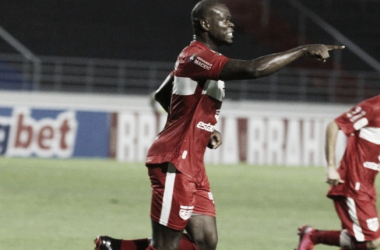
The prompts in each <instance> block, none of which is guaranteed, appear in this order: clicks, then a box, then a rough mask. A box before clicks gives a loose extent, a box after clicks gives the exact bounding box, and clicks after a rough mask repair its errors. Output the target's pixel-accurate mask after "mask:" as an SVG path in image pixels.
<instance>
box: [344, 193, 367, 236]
mask: <svg viewBox="0 0 380 250" xmlns="http://www.w3.org/2000/svg"><path fill="white" fill-rule="evenodd" d="M347 206H348V213H349V214H350V218H351V220H352V222H353V225H352V227H353V228H352V229H353V230H354V234H355V239H356V240H357V241H360V242H362V241H364V234H363V231H362V228H361V227H360V224H359V220H358V215H357V214H356V206H355V201H354V199H352V198H350V197H347Z"/></svg>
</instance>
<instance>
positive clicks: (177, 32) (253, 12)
mask: <svg viewBox="0 0 380 250" xmlns="http://www.w3.org/2000/svg"><path fill="white" fill-rule="evenodd" d="M196 2H197V1H194V0H186V1H185V0H182V1H181V0H165V1H157V0H150V1H149V0H127V1H121V0H120V1H117V0H65V1H54V0H2V1H0V26H1V27H3V28H4V29H5V30H7V31H8V32H9V33H10V34H12V36H14V37H15V38H16V39H17V40H18V41H20V42H21V43H22V44H23V45H24V46H26V47H27V48H28V49H29V50H31V51H32V52H33V53H35V54H37V55H55V56H70V57H94V58H110V59H116V58H117V59H129V60H148V61H168V62H173V63H174V61H175V59H176V57H177V55H178V53H179V51H180V50H181V49H182V48H183V47H184V46H186V45H187V44H189V42H190V41H191V40H192V29H191V23H190V12H191V9H192V8H193V6H194V5H195V3H196ZM222 2H224V3H226V4H227V6H228V7H229V8H230V10H231V12H232V16H233V21H234V22H235V26H236V28H235V30H236V31H235V38H234V41H235V42H234V45H233V46H230V47H223V48H221V52H222V53H223V54H225V55H227V56H229V57H234V58H241V59H251V58H254V57H257V56H261V55H265V54H267V53H271V52H277V51H281V50H286V49H290V48H292V47H294V46H298V44H297V42H296V40H297V39H296V38H297V37H299V34H297V28H298V27H297V26H298V25H299V22H298V16H297V11H295V9H294V8H293V7H292V6H290V5H289V4H287V3H286V1H284V0H271V1H268V2H270V6H271V9H270V13H271V18H272V19H271V22H270V24H269V26H267V27H266V29H263V28H261V27H260V26H259V25H258V23H259V20H260V18H261V16H262V12H263V10H262V9H261V7H260V3H262V1H259V0H224V1H222ZM300 2H302V3H303V4H304V5H305V6H307V7H308V8H310V9H311V10H313V11H315V12H316V13H317V14H318V15H320V16H321V17H323V18H324V19H325V20H326V21H327V22H328V23H330V24H331V25H333V26H334V27H335V28H337V29H338V30H339V31H340V32H341V33H342V34H344V35H345V36H347V37H348V38H349V39H351V40H352V41H353V42H355V43H356V44H358V45H359V46H360V47H361V48H362V49H363V50H365V51H366V52H368V53H369V54H370V55H372V56H373V57H374V58H375V59H377V60H379V58H380V46H379V44H380V42H379V37H380V19H379V16H380V15H379V13H380V2H379V1H376V0H366V1H361V0H331V1H327V0H320V1H319V0H318V1H311V0H303V1H300ZM364 2H365V3H364ZM306 27H307V28H306V30H307V34H306V36H307V37H305V39H304V40H305V41H306V42H308V43H337V42H336V41H335V40H334V39H332V38H331V37H330V36H328V35H326V34H325V33H324V32H322V31H321V30H319V29H318V28H315V27H314V26H313V24H311V23H308V24H307V26H306ZM0 52H5V53H12V52H15V51H14V49H13V48H11V47H10V46H9V45H8V44H7V43H5V42H4V41H3V40H0ZM346 55H347V56H346ZM345 56H346V57H347V58H343V64H344V65H343V66H344V67H345V68H347V69H351V68H352V69H356V70H373V69H371V68H370V67H368V66H367V65H366V64H365V63H363V62H362V61H361V60H359V59H358V58H355V57H354V56H352V55H351V56H350V55H349V52H348V51H347V52H346V51H345ZM293 66H294V67H303V66H305V65H304V62H303V61H302V60H301V61H300V62H299V63H298V64H295V65H293Z"/></svg>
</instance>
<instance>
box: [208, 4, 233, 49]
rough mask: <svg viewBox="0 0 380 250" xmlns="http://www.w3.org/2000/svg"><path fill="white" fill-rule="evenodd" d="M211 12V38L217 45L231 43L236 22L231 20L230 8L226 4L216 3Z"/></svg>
mask: <svg viewBox="0 0 380 250" xmlns="http://www.w3.org/2000/svg"><path fill="white" fill-rule="evenodd" d="M210 13H211V14H210V18H209V23H210V29H209V35H210V38H211V39H212V40H213V41H214V43H215V44H216V45H217V46H219V45H222V44H227V45H231V44H232V43H233V33H234V29H233V28H234V24H233V23H232V22H231V13H230V11H229V9H228V8H227V7H226V6H225V5H216V6H214V7H213V8H212V10H211V12H210Z"/></svg>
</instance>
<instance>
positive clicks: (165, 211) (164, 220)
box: [160, 163, 176, 226]
mask: <svg viewBox="0 0 380 250" xmlns="http://www.w3.org/2000/svg"><path fill="white" fill-rule="evenodd" d="M175 176H176V168H175V167H174V165H173V164H171V163H168V171H167V173H166V180H165V190H164V197H163V198H162V208H161V216H160V224H161V225H164V226H167V225H168V222H169V216H170V210H171V207H172V199H173V190H174V180H175Z"/></svg>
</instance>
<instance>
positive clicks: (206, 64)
mask: <svg viewBox="0 0 380 250" xmlns="http://www.w3.org/2000/svg"><path fill="white" fill-rule="evenodd" d="M189 60H190V61H191V62H193V63H194V64H196V65H198V66H199V67H201V68H203V69H205V70H210V69H211V68H212V64H211V63H209V62H207V61H206V60H205V59H203V58H202V57H199V56H197V54H193V55H192V56H190V58H189Z"/></svg>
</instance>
